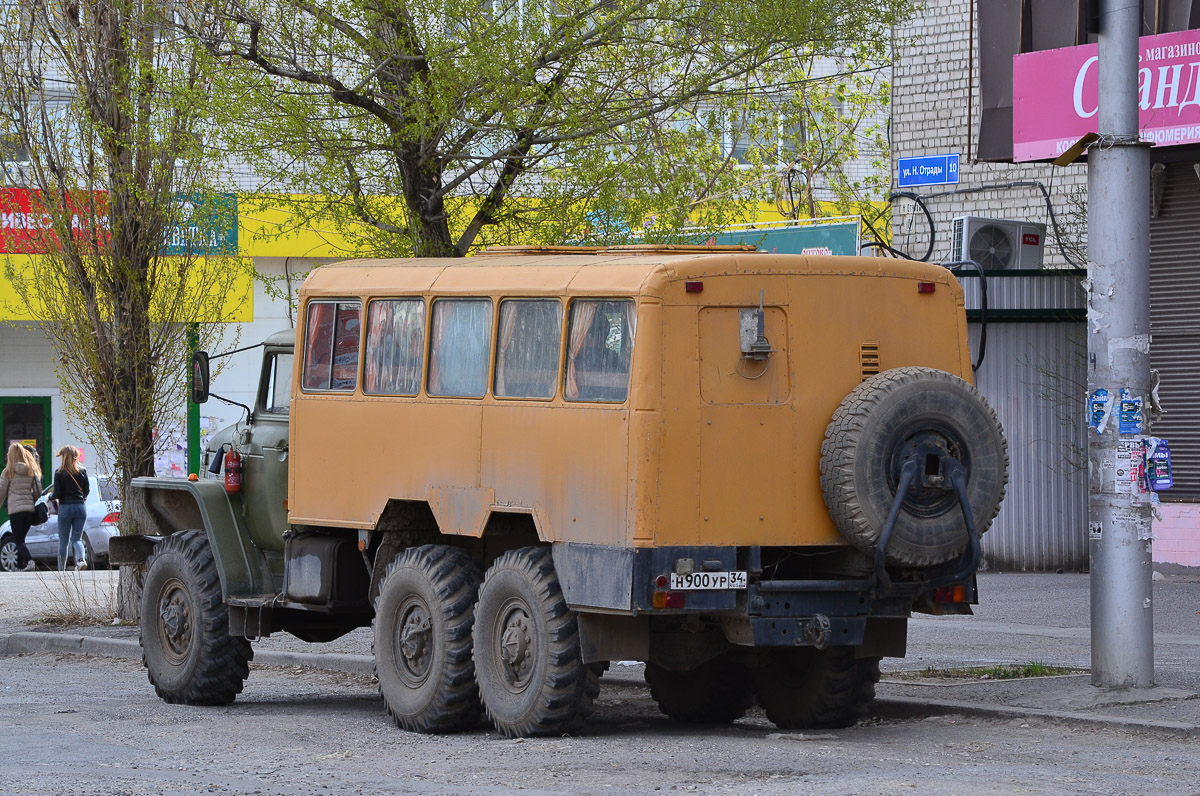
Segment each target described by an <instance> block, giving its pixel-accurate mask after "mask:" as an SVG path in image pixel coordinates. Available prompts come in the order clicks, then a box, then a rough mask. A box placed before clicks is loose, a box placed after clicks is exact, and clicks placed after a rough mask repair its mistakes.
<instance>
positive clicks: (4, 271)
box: [0, 254, 254, 323]
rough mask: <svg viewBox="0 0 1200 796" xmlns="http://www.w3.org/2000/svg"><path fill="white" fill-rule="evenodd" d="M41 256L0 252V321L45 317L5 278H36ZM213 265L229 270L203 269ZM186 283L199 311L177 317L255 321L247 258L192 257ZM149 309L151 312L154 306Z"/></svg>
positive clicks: (162, 261)
mask: <svg viewBox="0 0 1200 796" xmlns="http://www.w3.org/2000/svg"><path fill="white" fill-rule="evenodd" d="M43 257H44V255H37V254H7V255H0V321H33V322H36V321H38V320H40V319H41V318H42V317H44V314H45V311H46V309H45V307H44V306H38V307H35V308H31V307H30V306H29V305H28V304H26V302H25V301H24V300H23V299H22V298H21V295H20V293H19V292H18V291H17V288H16V286H15V285H14V284H13V283H12V282H11V281H10V280H9V278H8V270H9V268H10V267H11V269H12V270H13V271H14V272H15V273H16V274H17V278H18V279H21V278H26V279H29V280H31V281H32V280H35V279H36V278H37V277H36V275H34V274H32V273H31V272H32V270H33V269H34V268H37V267H38V265H39V264H40V262H41V260H42V259H43ZM176 259H180V258H174V257H161V258H159V265H160V266H164V265H165V266H167V267H170V264H171V261H172V260H176ZM212 268H221V269H226V268H228V269H230V270H229V271H228V272H226V273H222V274H219V275H216V274H213V273H211V272H208V271H207V270H206V269H212ZM188 282H189V286H188V288H187V292H188V293H189V294H190V295H191V296H192V299H191V300H192V302H193V303H194V304H197V305H198V308H199V312H197V314H196V315H194V316H192V317H183V318H178V320H181V321H184V322H194V323H249V322H250V321H252V320H254V272H253V265H252V263H251V261H250V260H249V258H245V257H213V258H206V257H196V258H193V259H192V267H191V269H190V270H189V273H188ZM34 284H36V282H35V283H34ZM201 292H203V293H204V294H206V295H201ZM34 300H35V301H36V300H37V299H36V298H35V299H34ZM151 310H152V312H153V311H154V308H153V307H152V308H151ZM184 315H186V313H184Z"/></svg>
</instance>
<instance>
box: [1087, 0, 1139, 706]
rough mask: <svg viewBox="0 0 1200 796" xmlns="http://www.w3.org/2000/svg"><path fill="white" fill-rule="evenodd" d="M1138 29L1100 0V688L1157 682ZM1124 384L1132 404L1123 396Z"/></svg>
mask: <svg viewBox="0 0 1200 796" xmlns="http://www.w3.org/2000/svg"><path fill="white" fill-rule="evenodd" d="M1140 30H1141V4H1140V3H1139V2H1138V0H1100V53H1099V54H1100V62H1099V70H1100V71H1099V77H1100V85H1099V114H1098V122H1099V130H1098V132H1099V134H1100V139H1099V141H1097V142H1096V143H1095V144H1093V145H1092V146H1091V148H1090V150H1089V152H1088V261H1089V263H1088V394H1089V396H1090V397H1091V400H1090V402H1089V411H1090V415H1091V420H1092V423H1093V426H1095V428H1093V429H1091V430H1090V431H1089V439H1090V442H1089V445H1088V470H1089V475H1090V477H1089V481H1090V486H1089V494H1088V527H1089V537H1090V544H1091V597H1092V685H1094V686H1098V687H1102V688H1149V687H1151V686H1153V685H1154V625H1153V621H1152V620H1153V609H1152V606H1151V599H1150V597H1151V595H1150V588H1151V577H1152V567H1153V559H1152V556H1151V538H1152V535H1151V507H1150V500H1149V497H1150V496H1149V494H1148V493H1146V492H1144V491H1143V489H1144V487H1142V485H1141V483H1140V482H1139V480H1138V479H1137V478H1136V473H1137V472H1138V464H1139V461H1140V455H1139V454H1140V450H1141V449H1140V447H1139V446H1140V442H1141V439H1142V438H1143V437H1145V436H1146V435H1149V433H1150V428H1149V401H1150V390H1151V383H1150V277H1149V261H1150V151H1149V147H1148V146H1147V145H1145V144H1142V143H1140V142H1139V140H1138V33H1139V32H1140ZM1123 389H1124V390H1127V391H1128V392H1127V393H1126V395H1127V396H1128V397H1129V398H1131V399H1136V398H1140V399H1141V403H1140V406H1139V405H1138V404H1137V403H1136V402H1135V401H1130V402H1128V403H1124V404H1122V401H1121V399H1122V390H1123ZM1123 407H1124V408H1126V411H1125V412H1122V411H1121V410H1122V408H1123ZM1135 410H1136V411H1135ZM1123 421H1125V422H1123ZM1121 454H1125V456H1122V455H1121ZM1131 469H1132V472H1133V473H1134V474H1135V476H1134V478H1133V479H1132V480H1131V477H1130V470H1131Z"/></svg>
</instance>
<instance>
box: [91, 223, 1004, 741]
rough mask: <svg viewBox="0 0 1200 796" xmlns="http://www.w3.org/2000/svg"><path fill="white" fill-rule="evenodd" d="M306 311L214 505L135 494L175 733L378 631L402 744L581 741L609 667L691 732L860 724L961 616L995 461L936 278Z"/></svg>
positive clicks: (924, 270) (696, 251) (122, 549)
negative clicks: (913, 643)
mask: <svg viewBox="0 0 1200 796" xmlns="http://www.w3.org/2000/svg"><path fill="white" fill-rule="evenodd" d="M300 313H301V314H300V317H301V319H302V322H301V324H300V325H299V327H298V328H297V329H296V330H294V331H288V332H281V333H279V334H276V335H273V336H272V337H270V338H269V339H268V340H267V341H266V343H265V346H264V350H263V360H262V370H261V379H260V386H259V389H258V394H257V398H256V400H255V402H254V406H253V407H252V408H250V407H247V408H248V409H250V411H249V412H248V415H247V416H246V417H245V418H244V419H243V420H242V421H240V422H238V423H237V424H235V425H234V426H232V427H230V428H228V429H226V430H224V431H223V432H221V433H220V434H218V435H216V437H215V439H214V440H212V441H211V442H210V444H209V450H208V451H207V452H206V457H207V461H208V463H209V464H210V465H211V466H210V467H206V468H205V470H206V472H205V473H204V475H205V477H204V478H201V479H199V480H195V481H188V480H176V479H164V478H139V479H135V480H134V482H133V485H132V488H131V495H130V498H129V499H130V501H131V503H133V504H135V505H136V508H137V511H135V512H134V513H135V514H136V516H138V517H139V518H140V525H139V530H141V531H142V535H139V536H130V537H124V538H122V539H121V540H120V541H119V543H118V542H115V543H114V547H113V556H114V560H117V561H122V562H125V563H142V562H144V563H145V565H146V570H145V577H144V590H143V597H142V603H141V644H142V648H143V655H144V661H145V664H146V668H147V669H148V671H149V677H150V681H151V683H153V685H154V687H155V690H156V691H157V692H158V694H159V695H160V696H161V697H162V698H163V699H165V700H167V701H168V702H176V703H186V704H225V703H228V702H230V701H232V700H233V699H234V698H235V696H236V695H237V694H238V692H239V691H240V690H241V688H242V685H243V682H244V681H245V679H246V677H247V676H248V672H249V669H248V662H249V661H250V659H251V657H252V654H253V651H252V646H251V642H252V640H253V639H256V638H261V637H264V636H267V635H270V634H271V633H278V632H281V631H286V632H289V633H292V634H293V635H295V636H297V637H299V638H301V639H304V640H307V641H329V640H332V639H334V638H337V637H339V636H341V635H343V634H345V633H347V632H350V631H352V630H354V629H356V628H359V627H366V626H371V627H372V628H373V631H372V632H373V636H374V657H375V670H376V674H377V677H378V680H379V689H380V693H381V695H382V697H383V701H384V703H385V705H386V707H387V710H388V711H389V713H390V714H391V715H392V716H393V717H394V718H395V721H396V723H397V724H398V725H399V726H401V727H403V728H406V729H410V730H416V731H423V732H445V731H453V730H460V729H464V728H470V727H473V726H475V725H477V724H478V722H479V721H480V719H481V717H482V715H483V714H484V713H485V712H486V715H487V717H488V718H489V719H490V720H491V722H492V723H493V724H494V725H495V726H496V728H497V729H498V730H500V731H501V732H502V733H505V734H507V735H509V736H523V735H535V734H550V733H562V732H572V731H575V730H577V729H579V728H580V727H581V726H582V725H583V723H584V722H585V720H586V719H587V717H588V715H589V713H590V712H591V709H592V702H593V700H594V699H595V697H596V695H597V693H598V690H599V677H600V674H601V673H602V671H603V667H604V665H605V664H606V662H608V661H610V660H623V661H628V660H636V661H644V662H645V671H646V680H647V681H648V683H649V686H650V692H651V694H652V696H653V698H654V699H655V700H656V702H657V703H658V705H659V706H660V707H661V709H662V710H663V711H664V712H665V713H666V714H668V715H669V716H671V717H674V718H676V719H678V720H681V721H694V722H729V721H733V720H735V719H737V718H739V717H740V716H742V715H743V714H744V713H745V711H746V710H747V709H748V708H750V707H751V706H752V705H753V704H755V703H756V702H757V703H758V704H760V705H761V706H762V707H763V709H764V710H765V712H766V715H767V716H768V717H769V718H770V720H771V721H773V722H775V723H776V724H777V725H778V726H780V727H784V728H793V727H836V726H845V725H847V724H850V723H852V722H854V721H855V720H856V719H857V718H858V717H859V716H861V715H862V714H863V713H864V712H865V710H866V708H867V706H868V704H869V702H870V700H871V699H872V698H873V696H874V685H875V683H876V682H877V680H878V678H879V660H880V657H881V656H902V655H904V653H905V638H906V631H907V620H908V617H909V616H910V615H911V613H912V612H913V611H923V612H931V613H946V612H969V611H970V608H969V605H970V604H971V603H973V602H976V592H975V586H974V573H975V569H976V566H977V564H978V562H979V558H980V545H979V536H980V534H982V533H983V532H984V531H985V530H986V529H987V527H988V526H989V524H990V523H991V522H992V520H993V518H994V517H995V515H996V512H997V511H998V509H999V506H1000V502H1001V500H1002V498H1003V495H1004V491H1005V486H1006V482H1007V465H1008V456H1007V448H1006V444H1005V440H1004V437H1003V433H1002V431H1001V428H1000V424H999V422H998V421H997V418H996V416H995V414H994V412H993V411H992V409H991V408H990V407H989V406H988V405H987V403H986V402H985V401H984V399H983V398H982V397H981V396H980V394H979V393H978V392H977V391H976V390H975V388H974V387H973V386H972V384H971V378H972V374H971V367H970V359H969V352H968V345H967V327H966V319H965V313H964V308H963V293H962V290H961V289H960V287H959V285H958V283H957V281H956V279H955V277H954V276H953V275H952V274H951V273H950V272H949V271H947V270H945V269H944V268H941V267H939V266H935V265H929V264H925V263H917V262H908V261H899V260H892V259H883V258H857V257H805V256H794V255H772V254H765V253H756V252H752V251H745V250H743V249H742V248H740V247H723V248H722V247H715V248H714V247H706V248H704V247H696V248H689V247H658V248H656V247H653V246H641V247H624V248H609V249H602V250H574V249H569V248H566V247H563V248H556V249H542V250H520V249H506V250H500V251H491V252H485V253H484V254H482V255H480V256H477V257H473V258H468V259H461V260H440V259H402V260H359V261H352V262H346V263H340V264H335V265H327V266H324V267H321V268H319V269H317V270H316V271H314V272H313V273H312V274H311V275H310V276H309V277H308V279H307V280H306V281H305V283H304V286H303V287H302V289H301V291H300ZM195 367H196V381H197V384H196V393H197V396H196V397H197V398H199V399H203V398H204V397H205V396H206V395H207V389H208V383H207V382H208V377H207V369H206V363H205V360H204V357H203V356H202V355H201V356H198V357H197V359H196V362H195ZM213 470H216V471H218V472H217V473H216V474H215V475H214V474H212V473H210V472H209V471H213Z"/></svg>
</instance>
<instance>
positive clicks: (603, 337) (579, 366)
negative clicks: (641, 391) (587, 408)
mask: <svg viewBox="0 0 1200 796" xmlns="http://www.w3.org/2000/svg"><path fill="white" fill-rule="evenodd" d="M636 331H637V305H636V304H634V303H633V302H632V301H601V300H597V299H586V300H584V299H577V300H575V301H573V302H571V322H570V331H569V332H568V335H567V345H568V349H567V375H566V380H565V381H566V386H565V389H564V395H565V397H566V399H567V400H568V401H607V402H614V403H620V402H621V401H624V400H625V398H626V396H627V395H628V394H629V364H630V362H631V361H632V358H633V337H634V333H635V332H636Z"/></svg>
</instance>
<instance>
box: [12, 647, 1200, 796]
mask: <svg viewBox="0 0 1200 796" xmlns="http://www.w3.org/2000/svg"><path fill="white" fill-rule="evenodd" d="M0 693H2V694H3V698H2V699H0V743H2V744H3V748H4V749H5V759H4V763H3V765H2V766H0V792H2V793H4V794H60V795H61V794H71V795H75V794H78V795H80V796H82V795H83V794H89V795H90V794H97V795H100V796H108V795H109V794H112V795H113V796H115V795H116V794H120V795H121V796H144V795H147V794H194V793H213V794H264V795H266V794H270V795H275V794H280V795H282V794H287V795H288V796H292V795H293V794H314V793H318V794H323V793H337V794H341V793H346V794H350V793H354V794H384V793H398V792H402V793H418V794H490V793H510V792H515V791H521V792H524V793H533V794H557V793H579V794H615V793H621V794H625V793H637V794H643V793H645V794H653V793H659V792H680V791H682V792H701V793H722V794H738V795H739V796H750V794H798V793H884V794H891V793H914V792H917V793H923V794H934V795H935V796H936V795H937V794H955V795H956V796H957V795H958V794H962V793H972V794H1011V793H1025V794H1059V793H1071V794H1075V793H1097V794H1100V793H1103V794H1113V793H1154V794H1160V793H1164V794H1172V793H1194V792H1195V789H1196V783H1197V782H1198V781H1200V755H1197V754H1196V750H1195V741H1194V740H1183V739H1171V738H1161V737H1148V736H1140V735H1138V734H1136V733H1129V732H1117V731H1109V730H1103V729H1100V730H1096V729H1091V730H1082V729H1077V728H1070V727H1065V726H1061V725H1058V724H1056V723H1052V722H1043V721H1038V720H1022V719H1013V720H1004V721H998V720H987V719H965V718H957V717H953V716H933V717H930V718H926V719H921V720H913V719H910V720H895V719H871V720H869V721H867V722H865V723H863V724H860V725H859V726H856V727H853V728H850V729H846V730H837V731H822V732H810V733H796V732H790V733H781V732H779V731H777V730H776V729H775V728H774V727H773V726H772V725H770V724H769V723H767V722H766V720H765V719H764V718H763V717H762V715H761V714H760V713H757V712H755V713H752V714H751V715H750V716H748V717H747V718H745V719H742V720H740V721H738V722H737V723H736V724H734V725H731V726H699V727H697V726H690V725H683V724H677V723H674V722H671V721H669V720H668V719H666V718H664V717H663V716H661V715H660V714H659V713H658V711H657V710H656V709H655V707H654V705H653V704H652V703H651V701H650V699H649V696H648V694H647V690H646V689H645V688H643V687H636V686H634V685H633V684H626V683H622V682H619V681H618V682H606V683H605V686H604V689H603V691H602V693H601V697H600V699H599V701H598V703H597V712H596V714H595V716H594V719H593V721H592V722H591V723H590V724H589V726H588V729H587V731H586V732H585V733H584V734H582V735H580V736H578V737H564V738H544V739H528V740H522V741H513V740H507V739H504V738H501V737H500V736H498V735H497V734H496V733H495V732H493V731H490V730H488V729H484V728H480V729H477V730H474V731H471V732H466V733H461V734H456V735H442V736H431V735H418V734H413V733H407V732H403V731H401V730H398V729H397V728H395V727H394V726H392V724H391V722H390V720H389V719H388V717H387V716H386V714H385V713H384V711H383V710H382V708H381V705H380V702H379V698H378V696H377V694H376V692H375V685H374V683H372V682H371V681H370V680H369V679H367V678H363V677H357V676H349V675H337V674H333V673H330V672H321V671H315V670H309V669H284V668H275V667H256V670H255V671H254V672H253V673H252V675H251V677H250V679H249V681H247V683H246V690H245V692H244V693H243V694H242V695H241V696H239V698H238V700H237V701H236V702H235V703H234V704H233V705H231V706H229V707H223V708H193V707H186V706H177V705H167V704H164V703H163V702H161V701H160V700H159V699H158V698H157V697H155V695H154V693H153V691H152V689H151V688H150V687H149V685H148V684H147V681H146V675H145V672H144V671H143V670H142V669H141V667H140V666H139V665H137V664H136V663H134V662H132V661H126V660H119V659H113V658H92V659H89V658H84V657H79V656H54V655H45V654H43V655H25V656H17V657H9V658H6V659H4V660H3V661H2V663H0Z"/></svg>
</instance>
